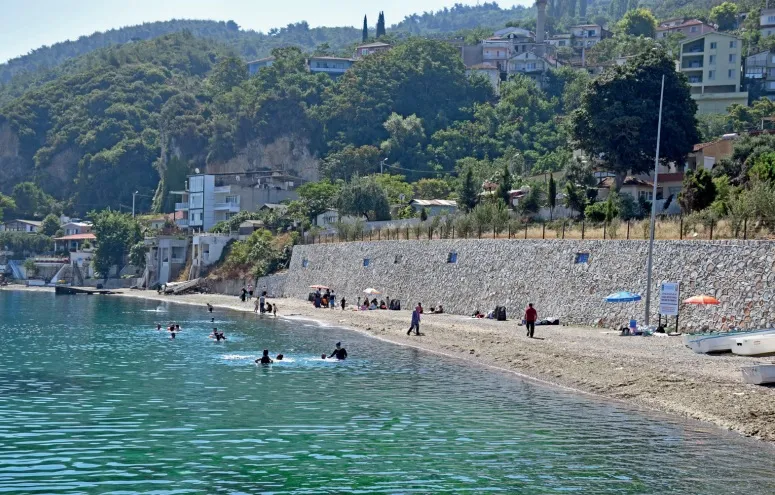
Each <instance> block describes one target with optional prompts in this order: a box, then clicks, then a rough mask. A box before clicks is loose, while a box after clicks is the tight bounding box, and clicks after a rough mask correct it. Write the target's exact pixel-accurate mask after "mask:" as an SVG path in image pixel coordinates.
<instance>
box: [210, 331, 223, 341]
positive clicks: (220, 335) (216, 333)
mask: <svg viewBox="0 0 775 495" xmlns="http://www.w3.org/2000/svg"><path fill="white" fill-rule="evenodd" d="M209 337H210V338H211V339H215V341H216V342H220V341H221V340H226V336H225V335H224V334H223V332H219V331H218V329H217V328H213V333H212V334H210V336H209Z"/></svg>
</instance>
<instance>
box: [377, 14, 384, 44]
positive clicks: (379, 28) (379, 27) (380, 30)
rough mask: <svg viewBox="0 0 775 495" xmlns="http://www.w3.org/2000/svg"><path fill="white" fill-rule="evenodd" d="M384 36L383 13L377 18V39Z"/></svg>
mask: <svg viewBox="0 0 775 495" xmlns="http://www.w3.org/2000/svg"><path fill="white" fill-rule="evenodd" d="M382 36H385V13H384V12H380V13H379V17H378V18H377V38H381V37H382Z"/></svg>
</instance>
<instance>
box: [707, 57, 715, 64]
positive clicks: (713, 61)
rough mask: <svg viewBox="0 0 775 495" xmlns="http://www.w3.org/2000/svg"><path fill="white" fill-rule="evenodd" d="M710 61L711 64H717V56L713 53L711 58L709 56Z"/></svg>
mask: <svg viewBox="0 0 775 495" xmlns="http://www.w3.org/2000/svg"><path fill="white" fill-rule="evenodd" d="M709 61H710V64H711V65H713V64H715V63H716V56H715V55H711V56H710V58H709Z"/></svg>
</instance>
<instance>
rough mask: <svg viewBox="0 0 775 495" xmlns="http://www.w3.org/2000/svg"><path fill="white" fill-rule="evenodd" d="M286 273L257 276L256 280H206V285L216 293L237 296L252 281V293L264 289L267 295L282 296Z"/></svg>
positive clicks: (259, 292)
mask: <svg viewBox="0 0 775 495" xmlns="http://www.w3.org/2000/svg"><path fill="white" fill-rule="evenodd" d="M286 276H287V273H285V272H284V273H275V274H273V275H268V276H266V277H259V278H258V279H256V280H252V279H245V280H241V279H240V280H208V281H207V285H208V286H209V288H210V291H211V292H214V293H216V294H230V295H234V296H239V295H240V292H241V291H242V288H243V287H247V286H248V284H250V283H253V286H254V287H255V289H254V291H255V292H254V293H255V294H261V292H263V291H266V292H267V294H268V295H269V297H283V295H284V294H285V280H286Z"/></svg>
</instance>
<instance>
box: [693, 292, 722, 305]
mask: <svg viewBox="0 0 775 495" xmlns="http://www.w3.org/2000/svg"><path fill="white" fill-rule="evenodd" d="M684 304H702V305H705V304H719V300H718V299H716V298H715V297H713V296H706V295H704V294H700V295H698V296H692V297H690V298H689V299H685V300H684Z"/></svg>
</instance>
